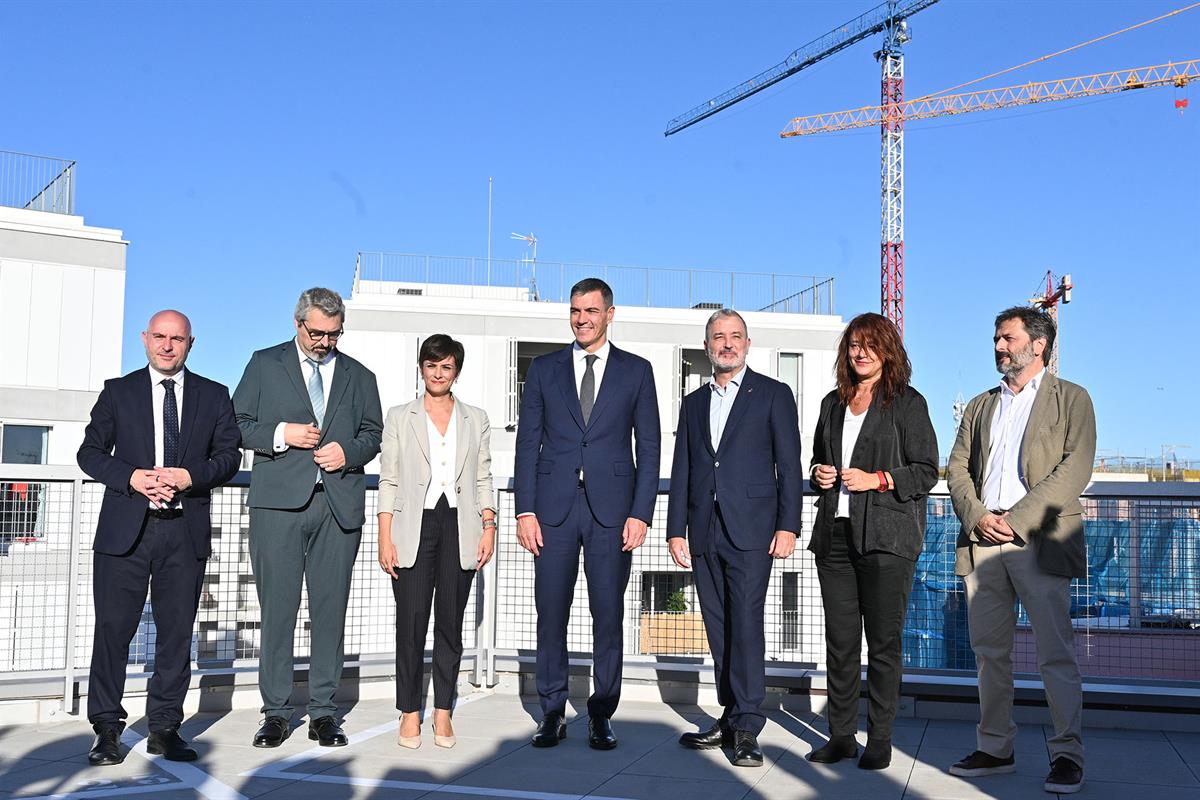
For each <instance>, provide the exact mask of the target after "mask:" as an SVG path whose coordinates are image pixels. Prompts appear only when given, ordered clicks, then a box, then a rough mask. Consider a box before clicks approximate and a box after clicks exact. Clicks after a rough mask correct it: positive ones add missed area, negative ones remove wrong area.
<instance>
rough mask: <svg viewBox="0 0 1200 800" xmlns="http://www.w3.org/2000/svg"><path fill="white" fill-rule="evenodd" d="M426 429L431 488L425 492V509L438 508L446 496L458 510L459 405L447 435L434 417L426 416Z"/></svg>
mask: <svg viewBox="0 0 1200 800" xmlns="http://www.w3.org/2000/svg"><path fill="white" fill-rule="evenodd" d="M425 428H426V430H427V431H428V432H429V470H430V472H431V473H432V474H431V475H430V479H429V488H428V489H426V490H425V508H437V504H438V500H440V499H441V497H442V495H443V494H444V495H446V502H448V503H449V504H450V507H451V508H458V493H457V492H456V491H455V490H454V463H455V460H456V455H457V453H458V403H457V402H455V403H454V409H453V410H452V411H451V412H450V422H449V424H447V425H446V435H445V436H443V435H442V434H441V433H439V432H438V429H437V425H434V424H433V417H431V416H429V414H426V415H425Z"/></svg>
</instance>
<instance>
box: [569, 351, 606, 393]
mask: <svg viewBox="0 0 1200 800" xmlns="http://www.w3.org/2000/svg"><path fill="white" fill-rule="evenodd" d="M610 349H611V347H610V345H609V343H608V340H607V339H606V340H605V341H604V344H602V345H600V349H599V350H597V351H596V352H594V353H589V352H588V351H587V350H584V349H583V348H582V347H580V346H579V342H575V343H574V344H573V345H571V358H572V359H573V360H574V364H575V395H576V396H579V394H580V392H581V391H582V389H583V373H584V372H586V371H587V357H588V356H596V361H595V363H593V364H592V374H594V375H595V376H596V394H595V396H594V397H592V400H593V401H594V400H595V399H596V398H597V397H599V396H600V383H601V382H602V381H603V380H604V365H605V364H607V363H608V353H609V350H610Z"/></svg>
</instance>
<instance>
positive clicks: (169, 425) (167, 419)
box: [162, 378, 179, 467]
mask: <svg viewBox="0 0 1200 800" xmlns="http://www.w3.org/2000/svg"><path fill="white" fill-rule="evenodd" d="M162 385H163V388H164V389H166V393H165V394H164V395H163V463H162V465H163V466H164V467H178V466H179V408H178V406H176V405H175V381H173V380H171V379H170V378H164V379H163V382H162Z"/></svg>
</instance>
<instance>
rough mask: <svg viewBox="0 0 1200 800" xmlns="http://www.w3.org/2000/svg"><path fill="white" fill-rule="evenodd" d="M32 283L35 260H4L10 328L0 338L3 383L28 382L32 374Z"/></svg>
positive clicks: (1, 293)
mask: <svg viewBox="0 0 1200 800" xmlns="http://www.w3.org/2000/svg"><path fill="white" fill-rule="evenodd" d="M32 283H33V265H32V264H30V263H29V262H27V261H0V298H3V303H4V309H5V312H6V314H7V321H6V328H7V330H6V332H5V335H4V336H3V337H2V338H0V385H4V384H7V385H9V386H24V385H25V380H26V378H27V376H28V367H29V319H30V314H31V308H30V306H31V303H30V295H31V293H32V291H33V285H32Z"/></svg>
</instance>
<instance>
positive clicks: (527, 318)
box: [339, 253, 845, 478]
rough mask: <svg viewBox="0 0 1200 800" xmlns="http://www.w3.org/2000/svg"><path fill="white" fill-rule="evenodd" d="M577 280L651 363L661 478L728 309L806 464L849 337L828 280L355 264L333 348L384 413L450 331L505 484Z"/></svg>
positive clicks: (411, 393) (426, 262)
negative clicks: (778, 388)
mask: <svg viewBox="0 0 1200 800" xmlns="http://www.w3.org/2000/svg"><path fill="white" fill-rule="evenodd" d="M586 277H600V278H603V279H605V280H606V281H607V282H608V283H609V284H610V285H611V286H612V287H613V292H614V305H615V306H616V307H617V314H616V317H615V319H614V322H613V325H612V327H611V329H610V339H611V341H612V342H613V343H614V344H615V345H617V346H618V347H622V348H624V349H627V350H629V351H631V352H633V353H636V354H637V355H640V356H642V357H644V358H646V359H648V360H649V361H650V363H651V364H652V365H653V368H654V377H655V383H656V388H657V393H658V404H659V417H660V421H661V424H662V434H663V442H662V454H663V457H662V468H661V472H662V477H668V476H669V475H670V473H671V454H672V451H673V450H674V442H675V426H676V423H677V421H678V414H679V404H680V402H681V401H682V399H683V396H684V395H685V394H687V393H688V392H690V391H692V390H694V389H696V388H698V387H699V386H701V385H702V384H704V383H706V382H708V380H709V379H710V377H711V374H712V368H711V366H710V365H709V361H708V358H707V356H706V355H705V353H704V345H703V338H704V323H705V322H706V321H707V319H708V317H709V315H710V314H712V312H713V311H714V310H715V309H718V308H722V307H725V306H729V307H732V308H735V309H737V310H738V311H739V312H741V313H742V315H743V316H744V317H745V318H746V322H747V324H748V326H749V329H750V339H751V340H752V346H751V348H750V353H749V357H748V358H747V364H748V365H749V366H750V368H751V369H754V370H756V371H758V372H760V373H763V374H765V375H769V376H771V377H773V378H777V379H779V380H781V381H783V382H784V383H786V384H787V385H788V386H790V387H791V388H792V392H793V393H794V394H795V396H796V400H797V406H798V410H799V419H798V420H797V424H798V425H799V426H800V432H801V434H802V436H803V441H804V448H805V453H811V452H812V450H811V445H812V432H813V427H814V426H815V425H816V420H817V411H818V408H819V405H820V402H821V398H822V396H824V395H825V393H826V392H828V391H829V390H830V389H831V388H832V387H833V362H834V356H835V353H836V349H837V338H838V336H839V335H841V332H842V329H843V328H844V327H845V323H844V322H843V321H842V318H841V317H839V316H836V315H834V313H833V280H832V279H829V278H812V277H807V276H796V275H771V274H763V273H744V272H737V273H733V272H713V271H701V270H681V269H649V268H641V267H604V266H593V265H578V264H557V263H545V262H542V263H532V262H513V261H500V260H494V261H492V262H490V264H489V263H488V262H486V261H485V260H484V259H470V258H447V257H439V256H418V255H397V254H381V253H362V254H360V255H359V261H358V265H357V268H356V270H355V280H354V288H353V291H352V293H351V296H350V298H349V299H348V300H347V301H346V308H347V312H346V335H345V337H344V338H343V339H342V341H341V343H340V344H339V347H341V348H342V349H343V350H345V352H347V353H349V354H351V355H353V356H354V357H355V358H358V359H360V360H361V361H363V362H364V363H365V364H366V365H367V366H368V367H370V368H371V369H372V370H374V372H375V374H376V375H377V376H378V378H379V391H380V395H381V398H382V400H383V406H384V408H385V409H387V408H388V407H390V406H394V405H398V404H400V403H405V402H408V401H409V400H411V399H413V398H414V397H416V396H417V395H419V394H420V392H421V389H422V385H421V381H420V377H419V373H418V370H417V353H418V351H419V350H420V346H421V341H422V340H423V339H424V337H426V336H430V335H432V334H435V333H446V334H449V335H451V336H453V337H454V338H455V339H458V340H459V341H461V342H462V343H463V345H464V347H465V348H466V361H465V363H464V368H463V372H462V376H461V377H460V379H459V382H458V386H457V388H456V392H458V393H459V394H460V395H461V397H462V398H463V400H465V401H466V402H468V403H471V404H473V405H479V406H482V407H483V408H484V410H486V411H487V413H488V417H489V418H490V420H491V423H492V442H491V443H492V459H493V464H492V471H493V473H494V474H495V475H497V476H500V477H505V478H507V477H510V476H511V475H512V473H513V453H514V450H515V438H516V434H515V431H516V426H517V423H518V416H519V413H520V399H521V391H522V388H523V387H524V383H525V375H526V373H527V372H528V370H529V365H530V363H531V362H532V361H533V359H534V358H536V357H537V356H540V355H543V354H545V353H549V352H552V351H554V350H557V349H558V348H560V347H563V346H565V345H567V344H569V343H570V342H571V341H572V338H573V337H572V335H571V331H570V328H569V325H568V317H569V302H568V301H569V297H568V295H569V294H570V288H571V286H572V285H573V284H574V283H575V282H576V281H578V280H580V279H582V278H586Z"/></svg>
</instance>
